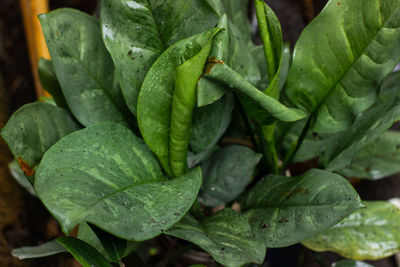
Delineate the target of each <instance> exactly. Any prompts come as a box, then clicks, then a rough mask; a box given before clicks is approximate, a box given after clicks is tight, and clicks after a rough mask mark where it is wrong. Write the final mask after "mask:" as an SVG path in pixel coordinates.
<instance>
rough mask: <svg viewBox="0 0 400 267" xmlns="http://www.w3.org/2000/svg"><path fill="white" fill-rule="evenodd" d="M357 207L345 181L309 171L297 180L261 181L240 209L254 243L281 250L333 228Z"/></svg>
mask: <svg viewBox="0 0 400 267" xmlns="http://www.w3.org/2000/svg"><path fill="white" fill-rule="evenodd" d="M360 205H361V204H360V198H359V196H358V194H357V192H356V191H355V190H354V188H353V187H352V185H351V184H350V183H349V182H348V181H347V180H346V179H344V178H343V177H341V176H339V175H337V174H333V173H330V172H326V171H322V170H318V169H312V170H309V171H307V172H306V173H304V174H303V175H301V176H298V177H284V176H270V177H266V178H264V180H262V181H261V182H259V183H258V184H256V185H255V186H254V187H253V188H252V189H251V190H250V191H249V192H248V194H247V195H246V197H245V198H244V200H243V202H242V210H243V211H245V212H247V213H248V216H249V221H250V224H251V227H252V231H253V233H254V235H255V238H256V239H257V240H259V241H262V242H263V243H264V245H265V246H267V247H284V246H289V245H292V244H295V243H297V242H300V241H302V240H304V239H306V238H308V237H310V236H312V235H315V234H316V233H319V232H320V231H323V230H326V229H328V228H329V227H332V226H333V225H335V224H336V223H338V222H339V221H341V220H342V219H343V218H345V217H346V216H347V215H349V214H350V213H352V212H354V211H355V210H357V209H358V208H359V207H360Z"/></svg>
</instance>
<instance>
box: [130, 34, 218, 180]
mask: <svg viewBox="0 0 400 267" xmlns="http://www.w3.org/2000/svg"><path fill="white" fill-rule="evenodd" d="M217 31H218V30H210V31H207V32H205V33H202V34H198V35H195V36H192V37H190V38H187V39H184V40H182V41H180V42H178V43H176V44H175V45H173V46H171V47H170V48H169V49H167V50H166V51H165V52H164V53H163V54H162V55H161V56H160V57H159V58H158V59H157V60H156V62H155V63H154V64H153V65H152V67H151V68H150V70H149V72H148V73H147V75H146V78H145V80H144V82H143V86H142V88H141V90H140V94H139V99H138V122H139V128H140V132H141V133H142V135H143V139H144V140H145V142H146V144H147V145H148V146H149V147H150V149H151V150H152V151H153V152H154V153H155V154H156V155H157V157H158V159H159V161H160V163H161V165H162V167H163V169H164V170H165V171H166V172H167V174H168V175H172V172H171V168H170V165H169V158H170V130H171V111H172V101H173V95H174V87H175V69H176V68H177V67H178V66H179V65H181V64H183V63H184V62H185V61H187V60H188V59H190V58H192V57H193V56H195V55H196V54H198V53H199V52H200V50H201V49H202V48H203V47H204V46H205V45H206V44H207V43H208V41H209V40H210V38H212V36H213V35H214V34H215V33H216V32H217Z"/></svg>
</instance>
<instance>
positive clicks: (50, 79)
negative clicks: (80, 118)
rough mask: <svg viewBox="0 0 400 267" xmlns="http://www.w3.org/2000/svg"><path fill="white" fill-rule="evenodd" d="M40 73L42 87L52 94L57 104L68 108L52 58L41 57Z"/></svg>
mask: <svg viewBox="0 0 400 267" xmlns="http://www.w3.org/2000/svg"><path fill="white" fill-rule="evenodd" d="M38 74H39V79H40V83H41V84H42V87H43V88H44V89H45V90H46V91H47V92H49V93H50V94H51V96H52V97H53V98H54V101H55V102H56V103H57V106H59V107H61V108H65V109H67V108H68V105H67V102H65V98H64V95H63V93H62V90H61V87H60V84H59V83H58V80H57V76H56V73H55V72H54V67H53V63H52V62H51V60H47V59H44V58H40V59H39V64H38Z"/></svg>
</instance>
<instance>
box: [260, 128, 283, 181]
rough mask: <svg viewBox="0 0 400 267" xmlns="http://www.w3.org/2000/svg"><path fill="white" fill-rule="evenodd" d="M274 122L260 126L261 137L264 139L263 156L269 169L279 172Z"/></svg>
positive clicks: (275, 172)
mask: <svg viewBox="0 0 400 267" xmlns="http://www.w3.org/2000/svg"><path fill="white" fill-rule="evenodd" d="M275 125H276V122H274V123H272V124H270V125H264V126H261V131H262V137H263V139H264V140H265V153H264V156H265V158H266V160H267V163H268V166H269V169H270V170H271V172H272V173H274V174H278V173H279V164H278V152H277V151H276V146H275V137H274V131H275Z"/></svg>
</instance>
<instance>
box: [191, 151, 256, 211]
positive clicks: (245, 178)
mask: <svg viewBox="0 0 400 267" xmlns="http://www.w3.org/2000/svg"><path fill="white" fill-rule="evenodd" d="M261 157H262V155H261V154H258V153H255V152H254V151H253V150H251V149H249V148H247V147H244V146H239V145H229V146H226V147H223V148H221V149H219V150H217V151H216V152H215V153H214V154H213V156H212V157H211V158H209V159H208V160H207V161H206V162H204V163H203V164H202V166H201V167H202V172H203V185H202V189H201V191H200V193H199V197H198V200H199V202H200V203H201V204H203V205H206V206H219V205H222V204H225V203H227V202H229V201H232V200H233V199H235V198H236V197H237V196H239V195H240V194H241V193H242V192H243V191H244V189H245V188H246V186H247V185H248V184H249V183H250V182H251V180H252V178H253V174H254V171H255V169H256V166H257V164H258V162H259V161H260V159H261Z"/></svg>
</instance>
